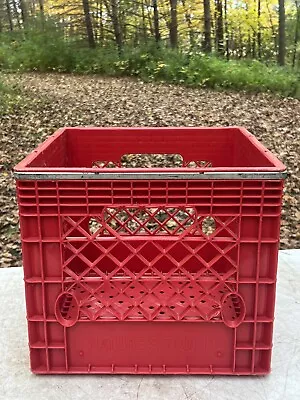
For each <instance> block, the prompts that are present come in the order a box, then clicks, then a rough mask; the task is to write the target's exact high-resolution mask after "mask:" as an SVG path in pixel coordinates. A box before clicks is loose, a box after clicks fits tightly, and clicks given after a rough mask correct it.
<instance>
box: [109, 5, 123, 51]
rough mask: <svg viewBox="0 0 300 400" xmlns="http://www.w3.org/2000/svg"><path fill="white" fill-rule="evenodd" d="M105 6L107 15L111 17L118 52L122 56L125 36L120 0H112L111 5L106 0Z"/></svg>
mask: <svg viewBox="0 0 300 400" xmlns="http://www.w3.org/2000/svg"><path fill="white" fill-rule="evenodd" d="M104 4H105V7H106V9H107V13H108V15H109V16H110V19H111V22H112V25H113V30H114V35H115V41H116V45H117V48H118V52H119V54H122V51H123V34H122V29H121V24H120V16H119V8H118V0H110V5H109V3H108V0H104Z"/></svg>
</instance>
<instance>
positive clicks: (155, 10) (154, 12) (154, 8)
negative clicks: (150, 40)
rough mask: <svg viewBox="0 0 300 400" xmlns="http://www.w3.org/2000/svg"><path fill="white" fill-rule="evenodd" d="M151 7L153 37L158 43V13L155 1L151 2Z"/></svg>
mask: <svg viewBox="0 0 300 400" xmlns="http://www.w3.org/2000/svg"><path fill="white" fill-rule="evenodd" d="M152 7H153V24H154V36H155V41H156V43H159V42H160V39H161V37H160V30H159V13H158V7H157V0H152Z"/></svg>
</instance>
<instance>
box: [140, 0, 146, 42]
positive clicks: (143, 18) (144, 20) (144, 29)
mask: <svg viewBox="0 0 300 400" xmlns="http://www.w3.org/2000/svg"><path fill="white" fill-rule="evenodd" d="M141 8H142V32H143V41H144V42H146V41H147V24H146V14H145V4H144V0H141Z"/></svg>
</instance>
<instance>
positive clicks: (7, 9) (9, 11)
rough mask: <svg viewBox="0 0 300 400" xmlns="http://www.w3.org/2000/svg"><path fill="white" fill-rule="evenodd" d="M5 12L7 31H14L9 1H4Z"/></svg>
mask: <svg viewBox="0 0 300 400" xmlns="http://www.w3.org/2000/svg"><path fill="white" fill-rule="evenodd" d="M6 12H7V19H8V24H9V30H10V31H13V30H14V25H13V21H12V16H11V9H10V4H9V0H6Z"/></svg>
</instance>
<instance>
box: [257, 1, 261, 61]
mask: <svg viewBox="0 0 300 400" xmlns="http://www.w3.org/2000/svg"><path fill="white" fill-rule="evenodd" d="M260 17H261V0H258V1H257V55H258V59H259V60H261V20H260V19H261V18H260Z"/></svg>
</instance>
